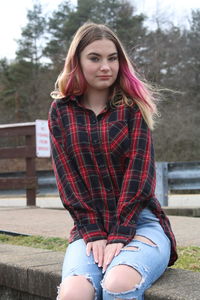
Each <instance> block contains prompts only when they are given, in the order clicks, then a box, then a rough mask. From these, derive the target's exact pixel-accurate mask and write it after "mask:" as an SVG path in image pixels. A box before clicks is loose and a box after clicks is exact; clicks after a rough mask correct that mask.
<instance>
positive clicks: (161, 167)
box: [155, 162, 168, 206]
mask: <svg viewBox="0 0 200 300" xmlns="http://www.w3.org/2000/svg"><path fill="white" fill-rule="evenodd" d="M155 194H156V197H157V198H158V200H159V202H160V204H161V205H162V206H168V163H167V162H156V191H155Z"/></svg>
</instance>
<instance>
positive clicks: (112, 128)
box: [108, 121, 130, 155]
mask: <svg viewBox="0 0 200 300" xmlns="http://www.w3.org/2000/svg"><path fill="white" fill-rule="evenodd" d="M108 143H109V150H110V152H111V153H112V154H116V155H119V154H123V153H126V152H127V151H128V150H129V146H130V138H129V131H128V123H127V122H126V121H113V122H109V123H108Z"/></svg>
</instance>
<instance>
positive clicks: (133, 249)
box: [122, 246, 139, 251]
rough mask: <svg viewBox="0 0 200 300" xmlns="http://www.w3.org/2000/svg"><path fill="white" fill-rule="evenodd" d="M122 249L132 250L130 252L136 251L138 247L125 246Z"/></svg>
mask: <svg viewBox="0 0 200 300" xmlns="http://www.w3.org/2000/svg"><path fill="white" fill-rule="evenodd" d="M122 249H124V250H132V251H138V249H139V248H138V247H135V246H127V247H123V248H122Z"/></svg>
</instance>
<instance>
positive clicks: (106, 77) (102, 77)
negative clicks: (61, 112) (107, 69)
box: [97, 75, 112, 80]
mask: <svg viewBox="0 0 200 300" xmlns="http://www.w3.org/2000/svg"><path fill="white" fill-rule="evenodd" d="M97 77H98V78H100V79H104V80H106V79H109V78H111V77H112V76H109V75H102V76H97Z"/></svg>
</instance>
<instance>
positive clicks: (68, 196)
mask: <svg viewBox="0 0 200 300" xmlns="http://www.w3.org/2000/svg"><path fill="white" fill-rule="evenodd" d="M48 126H49V131H50V145H51V157H52V164H53V169H54V174H55V177H56V183H57V188H58V191H59V195H60V198H61V201H62V203H63V206H64V207H65V208H66V209H67V210H68V211H69V213H70V215H71V216H72V218H73V220H74V222H75V224H76V225H77V228H78V230H79V233H80V234H81V236H82V237H83V239H84V241H85V242H86V243H88V242H91V241H95V240H100V239H107V233H106V232H105V231H104V229H103V226H102V224H101V222H100V219H99V217H98V216H97V214H96V212H95V210H94V208H93V207H91V206H89V205H88V203H89V202H90V203H91V201H88V200H91V199H90V198H91V196H90V195H89V193H88V191H87V188H86V187H85V185H84V183H83V182H82V179H81V177H80V175H79V172H78V171H77V170H76V169H75V168H73V167H72V164H71V163H70V157H69V155H68V154H67V153H66V151H65V146H64V140H65V139H64V132H63V130H64V129H63V126H62V122H61V118H60V116H59V110H58V108H57V105H56V102H52V105H51V108H50V110H49V116H48ZM75 179H76V180H75ZM77 182H78V184H79V187H78V186H77ZM80 187H81V193H80ZM89 197H90V198H89Z"/></svg>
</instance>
